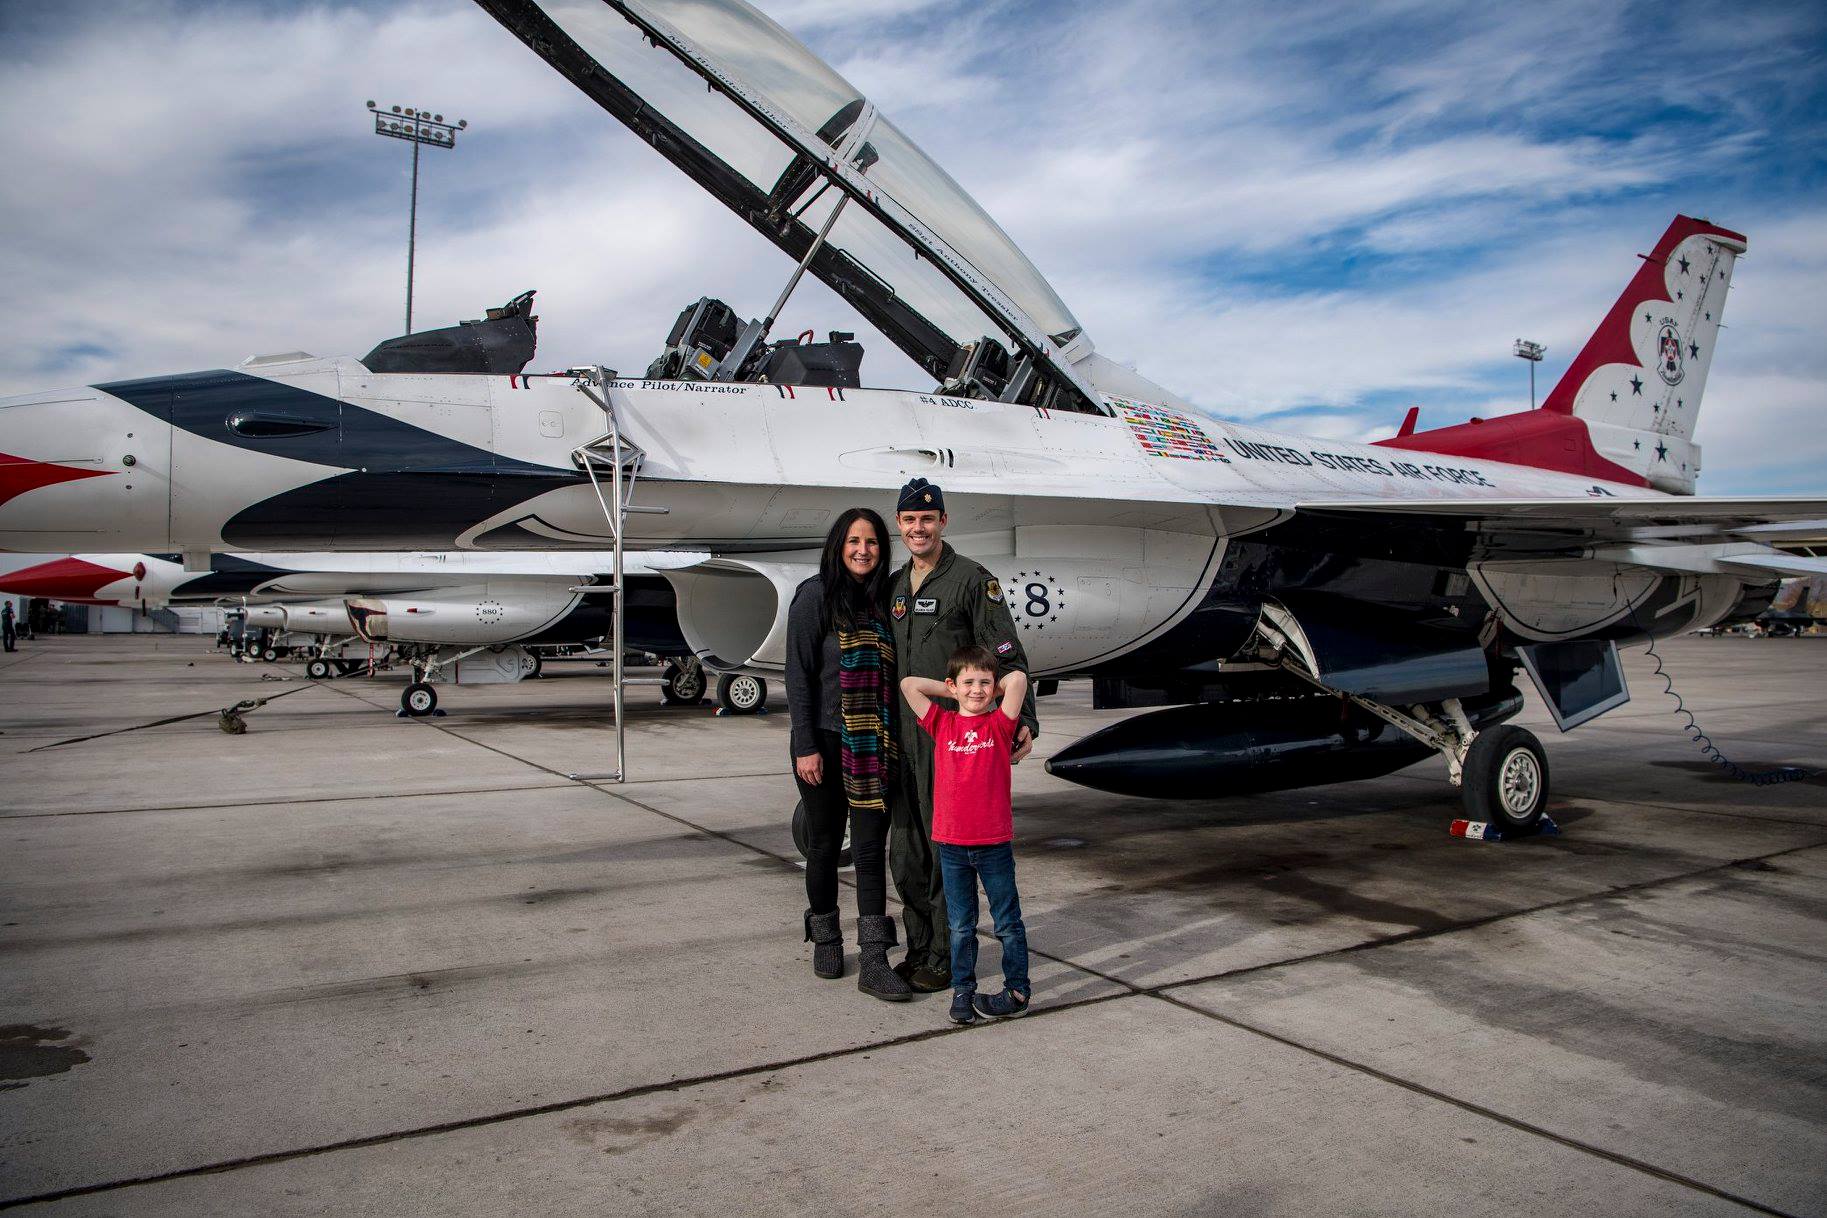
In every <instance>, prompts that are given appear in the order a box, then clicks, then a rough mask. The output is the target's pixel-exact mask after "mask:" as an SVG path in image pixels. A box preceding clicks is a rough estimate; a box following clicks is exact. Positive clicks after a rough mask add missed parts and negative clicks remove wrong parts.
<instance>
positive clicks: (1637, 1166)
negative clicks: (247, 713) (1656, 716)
mask: <svg viewBox="0 0 1827 1218" xmlns="http://www.w3.org/2000/svg"><path fill="white" fill-rule="evenodd" d="M331 688H334V687H331ZM336 692H338V693H346V694H347V696H349V697H351V698H355V699H356V700H358V701H362V702H365V703H368V704H369V705H373V703H372V702H369V700H368V699H365V698H361V697H360V695H358V694H356V693H354V692H353V691H345V690H340V689H339V690H336ZM414 722H417V723H420V724H423V725H424V726H426V727H430V728H433V729H435V730H437V731H441V732H444V733H445V734H447V735H450V736H453V737H455V738H456V739H458V740H462V741H464V742H465V743H468V744H471V745H474V746H475V747H477V748H481V749H485V750H487V751H489V752H492V753H495V754H497V755H499V756H502V757H505V758H509V759H511V760H513V761H516V762H518V763H520V764H522V765H526V766H529V767H531V768H533V769H537V770H540V771H542V772H544V773H547V774H551V775H554V776H556V777H558V778H561V779H565V780H566V781H567V782H571V781H577V780H571V779H569V778H568V777H567V776H566V775H565V774H563V773H562V772H560V771H558V770H555V769H552V768H551V767H550V766H546V765H544V764H542V763H540V762H537V761H532V760H530V759H528V758H525V757H521V756H518V755H516V754H514V753H511V752H508V751H507V750H505V749H502V748H499V747H497V746H495V745H491V744H487V743H485V742H483V741H480V740H476V739H474V738H473V737H469V736H465V735H463V734H462V733H461V732H459V731H456V730H454V729H452V728H449V727H446V726H444V725H442V724H439V723H437V722H435V721H432V720H429V719H418V720H414ZM699 781H715V779H701V780H699ZM554 785H556V784H554ZM577 785H581V786H587V787H590V788H591V789H593V790H596V791H599V792H601V793H602V794H604V795H606V796H608V797H610V798H612V799H615V800H618V801H620V802H622V803H626V804H628V805H630V806H632V807H635V808H638V809H640V810H641V811H644V812H647V813H650V814H652V815H654V816H658V817H661V818H662V819H665V820H667V821H670V822H672V823H674V824H677V825H680V826H683V827H686V828H689V829H691V830H692V831H693V832H696V833H701V834H705V835H707V836H709V837H713V838H716V839H719V840H721V841H724V842H727V843H729V844H730V845H733V846H736V847H738V848H740V849H741V850H744V851H746V852H749V853H753V854H759V855H761V856H763V857H765V858H769V859H773V860H774V861H776V862H778V863H780V864H781V865H782V866H783V867H789V868H794V869H797V868H796V864H795V863H794V861H793V860H791V859H789V858H788V857H787V856H785V855H783V854H780V853H778V852H776V851H772V850H769V849H767V848H765V847H762V846H757V845H755V844H753V843H750V842H747V841H743V840H742V839H740V838H738V837H735V836H733V835H731V834H729V833H725V832H722V831H720V830H717V829H713V828H710V827H708V826H706V825H701V824H698V823H696V822H694V821H691V820H689V819H687V818H685V817H682V816H678V815H675V814H673V813H670V812H665V811H662V810H661V809H658V808H655V807H652V806H650V805H648V804H646V803H644V802H642V801H640V800H638V799H634V798H633V797H631V796H629V795H626V794H623V793H622V792H621V791H619V790H616V789H614V788H612V787H608V786H604V785H600V784H599V783H596V782H588V781H579V782H578V783H577ZM1823 847H1827V840H1823V841H1818V842H1812V843H1805V844H1802V845H1797V846H1791V847H1787V848H1785V849H1782V850H1777V851H1771V852H1768V853H1766V854H1762V855H1757V856H1753V857H1750V858H1744V859H1733V860H1728V861H1724V862H1720V863H1715V864H1710V865H1708V866H1706V867H1701V868H1696V869H1693V870H1690V871H1685V872H1681V873H1678V874H1675V875H1670V876H1663V877H1659V878H1656V879H1650V880H1642V881H1638V882H1635V883H1632V884H1623V885H1616V886H1613V887H1609V888H1606V889H1604V890H1603V891H1599V892H1593V893H1586V894H1582V895H1575V896H1570V897H1563V898H1559V899H1557V900H1553V901H1546V902H1542V903H1540V904H1537V905H1532V906H1527V907H1524V908H1519V909H1513V910H1506V911H1501V912H1498V913H1492V914H1486V915H1481V916H1478V917H1474V918H1467V919H1462V920H1459V921H1455V922H1451V923H1448V924H1446V925H1443V926H1438V927H1431V928H1425V929H1414V930H1408V931H1404V932H1400V933H1397V934H1393V935H1387V936H1381V937H1377V938H1373V939H1367V940H1365V941H1363V942H1360V943H1355V944H1351V945H1348V946H1345V947H1340V948H1331V949H1327V950H1324V951H1319V952H1313V953H1310V954H1307V955H1302V956H1294V957H1290V958H1288V959H1285V960H1279V961H1274V962H1271V963H1264V964H1256V965H1246V966H1242V967H1239V968H1234V969H1226V970H1221V971H1219V972H1216V973H1212V974H1208V975H1205V976H1200V977H1194V978H1187V979H1184V980H1180V981H1173V982H1166V983H1163V984H1161V985H1156V986H1140V985H1136V984H1134V983H1132V982H1129V981H1125V980H1123V979H1122V978H1120V977H1117V976H1115V975H1113V974H1110V973H1106V972H1104V971H1103V970H1101V969H1098V968H1095V967H1093V966H1090V965H1087V964H1083V963H1080V962H1078V961H1074V960H1071V959H1069V958H1066V957H1062V956H1057V955H1054V954H1051V953H1048V952H1045V951H1040V950H1037V949H1033V948H1030V954H1032V955H1034V956H1037V957H1039V958H1041V959H1044V960H1048V961H1051V962H1053V963H1056V964H1059V965H1061V966H1063V967H1065V968H1069V969H1072V970H1074V971H1076V972H1079V973H1082V974H1084V975H1086V976H1089V977H1095V978H1098V979H1100V980H1103V981H1106V982H1108V983H1110V984H1112V985H1114V986H1116V987H1118V990H1117V992H1115V993H1110V994H1102V995H1097V996H1094V997H1090V998H1081V999H1075V1000H1072V1001H1067V1002H1059V1003H1054V1004H1049V1005H1037V1006H1036V1007H1035V1008H1034V1009H1033V1010H1032V1012H1031V1013H1030V1016H1029V1017H1030V1018H1047V1017H1050V1016H1056V1015H1059V1014H1061V1013H1063V1012H1067V1011H1075V1010H1078V1009H1080V1008H1082V1007H1088V1006H1094V1005H1098V1004H1102V1003H1107V1002H1114V1001H1121V1000H1126V999H1135V998H1144V999H1154V1000H1156V1001H1160V1002H1164V1003H1167V1004H1168V1005H1171V1006H1174V1007H1177V1008H1179V1009H1182V1010H1185V1011H1188V1012H1191V1013H1193V1014H1197V1015H1201V1016H1203V1017H1205V1018H1207V1019H1210V1020H1213V1021H1214V1022H1217V1023H1220V1024H1223V1025H1225V1026H1228V1027H1231V1028H1234V1029H1236V1030H1238V1031H1242V1032H1246V1033H1249V1034H1251V1035H1255V1036H1258V1037H1261V1038H1263V1039H1265V1040H1267V1041H1270V1042H1272V1043H1275V1044H1279V1045H1282V1046H1283V1047H1286V1048H1290V1049H1293V1050H1295V1051H1297V1052H1301V1053H1304V1054H1307V1055H1310V1056H1312V1057H1316V1058H1319V1059H1320V1060H1323V1061H1326V1062H1328V1063H1330V1064H1333V1065H1336V1066H1339V1067H1342V1068H1345V1069H1348V1070H1351V1071H1353V1072H1355V1073H1358V1074H1361V1075H1363V1076H1365V1077H1367V1078H1373V1079H1377V1080H1379V1081H1381V1082H1384V1083H1387V1084H1389V1085H1391V1086H1395V1087H1400V1088H1402V1089H1404V1090H1406V1091H1409V1092H1411V1093H1413V1094H1417V1095H1421V1096H1425V1097H1427V1098H1429V1099H1432V1100H1435V1101H1436V1102H1439V1103H1443V1104H1446V1105H1448V1106H1450V1107H1453V1108H1457V1109H1459V1110H1461V1111H1463V1112H1468V1113H1471V1114H1474V1115H1476V1116H1479V1117H1482V1118H1484V1119H1488V1120H1493V1121H1496V1122H1498V1123H1500V1124H1503V1125H1505V1126H1507V1127H1509V1128H1512V1129H1515V1130H1518V1131H1519V1132H1523V1133H1528V1134H1533V1135H1535V1136H1537V1137H1541V1138H1543V1139H1546V1140H1548V1141H1551V1142H1554V1143H1556V1144H1558V1145H1561V1146H1564V1147H1567V1148H1569V1149H1572V1150H1575V1151H1578V1152H1581V1153H1584V1154H1588V1155H1591V1156H1593V1157H1596V1158H1599V1159H1603V1160H1605V1161H1607V1162H1610V1163H1613V1164H1615V1165H1618V1166H1622V1167H1625V1168H1627V1169H1630V1170H1633V1171H1637V1172H1640V1173H1643V1174H1645V1175H1649V1176H1652V1177H1654V1178H1657V1179H1660V1180H1663V1181H1666V1182H1669V1183H1673V1184H1676V1185H1679V1186H1681V1187H1685V1188H1688V1189H1691V1190H1693V1191H1696V1192H1700V1193H1704V1194H1706V1195H1709V1196H1713V1197H1717V1198H1719V1199H1721V1200H1725V1201H1729V1202H1731V1203H1733V1204H1735V1205H1740V1206H1743V1207H1744V1208H1746V1209H1750V1210H1753V1211H1756V1212H1758V1213H1765V1214H1777V1215H1784V1214H1785V1211H1782V1210H1778V1209H1774V1208H1772V1207H1770V1206H1767V1205H1764V1204H1762V1203H1760V1202H1757V1201H1754V1200H1751V1199H1750V1198H1747V1197H1743V1196H1740V1195H1738V1194H1735V1193H1732V1192H1730V1191H1729V1190H1726V1189H1722V1188H1720V1187H1718V1186H1716V1185H1712V1184H1708V1183H1707V1182H1705V1181H1702V1180H1699V1179H1696V1178H1693V1177H1690V1176H1686V1175H1683V1174H1681V1173H1679V1172H1676V1171H1673V1170H1671V1169H1668V1168H1664V1167H1661V1166H1659V1165H1657V1164H1654V1163H1650V1162H1647V1161H1645V1160H1641V1159H1636V1158H1633V1157H1632V1156H1629V1155H1625V1154H1621V1153H1619V1152H1616V1151H1612V1150H1608V1149H1606V1148H1604V1147H1601V1146H1598V1145H1595V1144H1593V1143H1590V1142H1586V1141H1584V1140H1581V1139H1579V1138H1576V1137H1572V1136H1569V1135H1566V1134H1561V1133H1557V1132H1555V1131H1554V1130H1551V1129H1548V1128H1546V1127H1544V1126H1540V1125H1536V1124H1534V1123H1532V1122H1529V1121H1526V1120H1523V1119H1521V1118H1518V1117H1513V1116H1509V1115H1507V1114H1505V1113H1502V1112H1499V1111H1497V1110H1495V1109H1491V1108H1487V1107H1485V1106H1484V1105H1482V1104H1479V1103H1477V1102H1475V1101H1472V1100H1467V1099H1464V1098H1462V1097H1459V1096H1455V1095H1452V1094H1450V1093H1447V1092H1443V1091H1440V1090H1438V1089H1436V1088H1433V1087H1429V1086H1427V1085H1426V1084H1423V1083H1419V1082H1416V1081H1414V1080H1412V1079H1406V1078H1403V1077H1401V1076H1400V1075H1396V1074H1392V1073H1389V1072H1388V1071H1384V1070H1381V1069H1378V1068H1377V1067H1375V1066H1372V1065H1369V1064H1368V1063H1365V1062H1360V1061H1356V1060H1353V1059H1351V1058H1347V1057H1344V1056H1342V1055H1339V1054H1336V1053H1332V1052H1330V1051H1328V1050H1325V1049H1321V1048H1318V1047H1317V1046H1314V1045H1309V1044H1306V1043H1304V1042H1301V1041H1299V1040H1296V1039H1293V1038H1291V1037H1287V1036H1283V1035H1281V1034H1280V1033H1277V1032H1274V1031H1271V1030H1269V1029H1267V1028H1262V1027H1258V1026H1256V1025H1254V1024H1251V1023H1249V1022H1247V1021H1244V1020H1240V1019H1237V1018H1235V1017H1232V1016H1227V1015H1222V1014H1220V1013H1218V1012H1215V1011H1212V1010H1208V1009H1206V1008H1204V1007H1201V1006H1199V1005H1197V1004H1195V1003H1192V1002H1190V1001H1187V1000H1185V999H1182V998H1179V997H1177V996H1175V995H1174V994H1173V993H1172V991H1175V990H1181V989H1185V988H1188V987H1192V986H1198V985H1205V984H1209V983H1211V982H1214V981H1222V980H1226V979H1231V978H1236V977H1241V976H1246V975H1250V974H1253V973H1258V972H1263V971H1266V970H1268V969H1275V968H1290V967H1295V966H1298V965H1301V964H1305V963H1309V962H1312V961H1317V960H1324V959H1329V958H1333V957H1339V956H1345V955H1349V954H1352V953H1356V952H1363V951H1370V950H1374V949H1377V948H1382V947H1389V946H1395V945H1398V944H1403V943H1410V942H1414V941H1417V940H1422V939H1431V938H1436V937H1440V936H1443V935H1448V934H1456V933H1459V932H1461V931H1466V930H1474V929H1478V928H1481V927H1484V926H1489V925H1491V924H1493V923H1497V922H1503V921H1508V920H1511V919H1515V918H1521V917H1526V916H1530V915H1532V914H1536V913H1540V912H1543V911H1547V910H1553V909H1560V908H1566V907H1570V906H1574V905H1579V904H1582V903H1585V902H1590V901H1598V900H1609V899H1612V898H1615V897H1618V896H1620V895H1628V894H1632V893H1638V892H1643V891H1646V890H1650V889H1654V888H1659V887H1662V886H1665V885H1669V884H1674V883H1679V882H1681V881H1684V880H1690V879H1694V878H1696V877H1699V876H1704V875H1708V874H1712V873H1714V872H1718V871H1722V870H1726V869H1730V868H1737V867H1743V866H1745V865H1747V864H1751V863H1758V862H1764V861H1767V860H1770V859H1774V858H1780V857H1782V856H1784V855H1789V854H1795V853H1799V852H1803V851H1808V850H1817V849H1821V848H1823ZM996 1026H997V1025H996V1024H995V1023H990V1024H985V1025H977V1026H964V1027H944V1026H941V1027H937V1028H930V1029H924V1030H922V1031H919V1032H913V1033H908V1034H905V1035H902V1036H895V1037H889V1038H886V1039H882V1040H877V1041H871V1042H869V1043H866V1044H862V1045H855V1046H851V1047H847V1048H841V1049H832V1050H826V1051H823V1052H819V1053H813V1054H805V1055H801V1056H798V1057H793V1058H787V1059H782V1060H779V1061H774V1062H769V1063H763V1064H758V1065H751V1066H743V1067H737V1068H734V1069H730V1070H723V1071H716V1072H712V1073H708V1074H703V1075H696V1076H692V1077H690V1078H682V1079H670V1080H667V1081H664V1082H654V1083H645V1084H639V1085H635V1086H631V1087H627V1088H622V1089H619V1090H616V1091H611V1092H604V1093H601V1094H596V1095H590V1096H583V1097H577V1098H574V1099H569V1100H559V1101H553V1102H550V1103H546V1104H539V1105H529V1106H523V1107H519V1108H513V1109H506V1110H502V1111H499V1112H494V1113H487V1114H483V1115H480V1116H475V1117H467V1118H461V1119H456V1120H451V1121H441V1122H437V1123H434V1124H430V1125H424V1126H416V1127H413V1128H410V1129H402V1130H394V1131H391V1132H387V1133H379V1134H372V1135H367V1136H363V1137H357V1138H347V1139H340V1140H337V1141H333V1142H326V1143H320V1144H317V1145H313V1146H306V1147H296V1148H292V1149H289V1150H283V1151H273V1152H268V1153H264V1154H258V1155H248V1156H242V1157H239V1158H234V1159H226V1160H221V1161H218V1162H214V1163H208V1164H201V1165H197V1166H192V1167H188V1168H178V1169H174V1170H172V1171H169V1172H162V1173H156V1174H150V1175H144V1176H137V1177H132V1178H124V1179H119V1180H113V1181H106V1182H101V1183H95V1184H88V1185H78V1186H73V1187H70V1188H65V1189H61V1190H56V1191H51V1192H46V1193H41V1194H36V1195H33V1196H26V1197H17V1198H10V1199H0V1209H10V1208H15V1207H18V1206H22V1205H32V1204H41V1203H45V1202H50V1201H57V1200H62V1199H65V1198H69V1197H77V1196H85V1195H91V1194H94V1193H101V1192H110V1191H114V1190H117V1189H124V1188H133V1187H140V1186H144V1185H148V1184H156V1183H161V1182H165V1181H171V1180H177V1179H184V1178H188V1177H194V1176H202V1175H214V1174H220V1173H223V1172H229V1171H235V1170H240V1169H243V1168H248V1167H258V1166H265V1165H270V1164H276V1163H283V1162H289V1161H292V1160H296V1159H302V1158H309V1157H315V1156H319V1155H326V1154H332V1153H336V1152H339V1151H343V1150H353V1149H360V1148H363V1147H369V1146H378V1145H385V1144H389V1143H393V1142H402V1141H409V1140H417V1139H421V1138H428V1137H434V1136H437V1135H439V1134H444V1133H452V1132H457V1131H460V1130H465V1129H474V1128H480V1127H486V1126H489V1125H496V1124H503V1123H506V1122H509V1121H516V1120H521V1119H525V1118H527V1117H537V1116H543V1115H547V1114H550V1113H555V1112H564V1111H569V1110H572V1109H577V1108H583V1107H588V1106H592V1105H599V1104H610V1103H615V1102H619V1101H621V1100H626V1099H632V1098H636V1097H639V1096H644V1095H651V1094H655V1093H659V1092H668V1091H684V1090H687V1089H689V1088H693V1087H699V1086H704V1085H707V1084H711V1083H717V1082H723V1081H727V1080H731V1079H739V1078H745V1077H751V1076H754V1075H756V1074H764V1073H768V1072H772V1071H780V1070H787V1069H793V1068H797V1067H801V1066H808V1065H814V1064H817V1063H821V1062H826V1061H834V1060H840V1059H843V1058H846V1057H850V1056H854V1055H857V1054H863V1053H870V1052H874V1051H876V1050H879V1049H888V1048H894V1047H897V1046H900V1045H905V1044H916V1043H920V1042H923V1041H927V1040H932V1039H936V1038H938V1037H941V1036H953V1035H962V1034H965V1033H968V1032H988V1031H989V1030H990V1029H992V1028H994V1027H996Z"/></svg>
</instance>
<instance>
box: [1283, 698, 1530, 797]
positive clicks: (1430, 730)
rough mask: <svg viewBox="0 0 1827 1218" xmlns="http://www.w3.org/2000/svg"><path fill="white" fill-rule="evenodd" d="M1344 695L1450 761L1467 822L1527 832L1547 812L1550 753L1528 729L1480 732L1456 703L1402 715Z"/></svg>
mask: <svg viewBox="0 0 1827 1218" xmlns="http://www.w3.org/2000/svg"><path fill="white" fill-rule="evenodd" d="M1291 671H1298V670H1291ZM1309 679H1311V678H1309ZM1322 688H1323V687H1322ZM1345 696H1346V697H1348V698H1350V699H1351V701H1352V702H1353V703H1355V704H1356V705H1358V706H1361V707H1363V708H1364V709H1365V710H1367V711H1369V712H1370V713H1371V714H1373V715H1375V716H1377V717H1378V718H1379V719H1382V720H1383V721H1385V722H1386V723H1391V724H1394V725H1395V726H1396V727H1398V728H1400V729H1401V730H1402V731H1404V732H1407V733H1408V734H1409V735H1410V736H1413V737H1414V738H1415V739H1416V740H1419V741H1420V742H1421V743H1422V744H1425V745H1427V746H1428V747H1429V748H1431V749H1433V750H1434V751H1435V752H1437V753H1439V754H1440V755H1441V756H1442V757H1444V758H1446V776H1447V780H1448V781H1450V782H1451V783H1452V784H1453V785H1454V786H1456V787H1458V788H1459V798H1460V800H1461V802H1463V803H1464V804H1465V813H1466V817H1467V819H1469V820H1475V821H1485V822H1488V823H1489V824H1492V825H1496V826H1497V827H1498V828H1499V829H1501V830H1502V831H1503V832H1505V833H1524V832H1527V831H1529V830H1531V829H1533V828H1535V826H1536V824H1537V823H1538V822H1539V821H1540V820H1541V818H1542V813H1543V812H1544V811H1546V810H1547V807H1548V754H1547V753H1546V752H1545V751H1544V750H1543V749H1542V743H1541V741H1540V740H1538V739H1536V737H1535V733H1534V732H1531V731H1530V730H1529V729H1527V728H1523V727H1517V726H1516V725H1515V724H1512V723H1499V724H1496V725H1494V726H1491V727H1487V728H1484V729H1483V730H1478V729H1475V728H1473V726H1472V724H1471V721H1470V720H1468V719H1467V718H1466V714H1465V709H1464V708H1463V707H1462V706H1461V705H1460V703H1459V699H1457V698H1448V699H1446V700H1445V701H1444V702H1438V703H1429V704H1427V705H1422V706H1411V707H1408V708H1407V709H1406V710H1403V709H1398V708H1396V707H1393V706H1385V705H1384V704H1383V703H1381V702H1373V701H1372V700H1370V699H1369V698H1360V697H1358V696H1357V695H1355V694H1347V695H1345Z"/></svg>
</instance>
